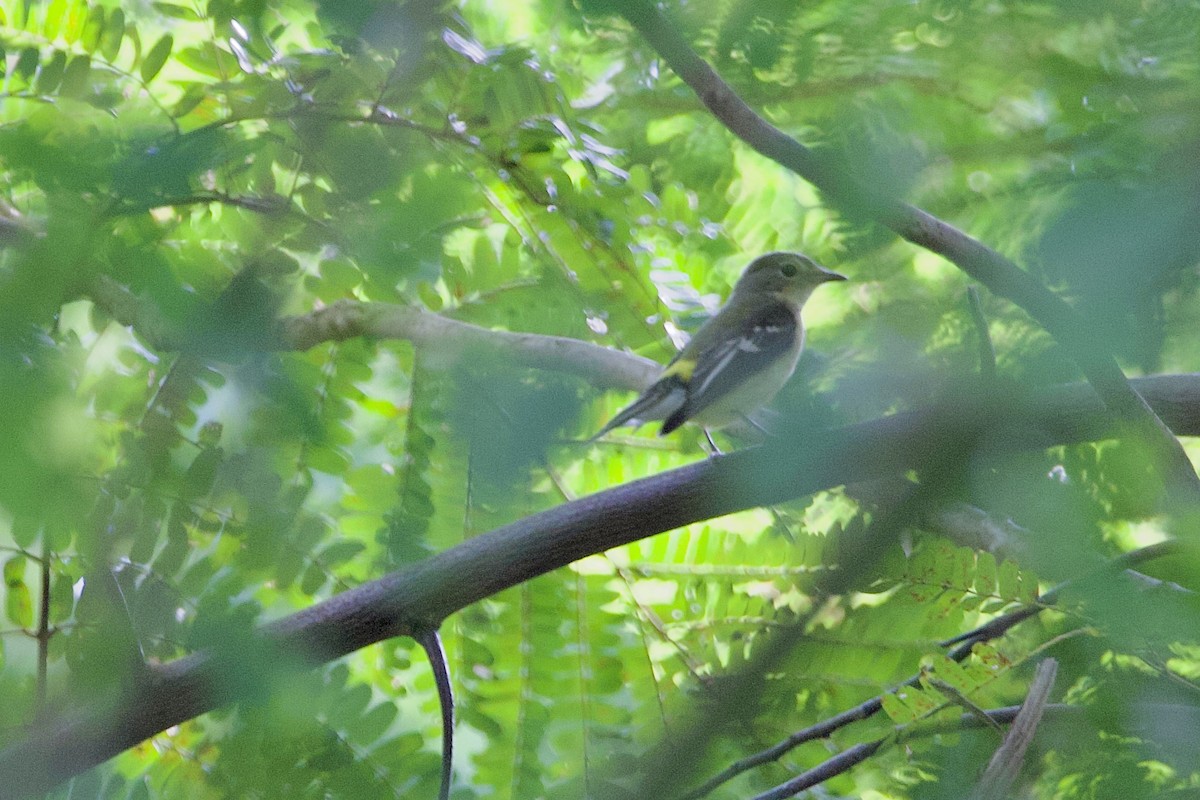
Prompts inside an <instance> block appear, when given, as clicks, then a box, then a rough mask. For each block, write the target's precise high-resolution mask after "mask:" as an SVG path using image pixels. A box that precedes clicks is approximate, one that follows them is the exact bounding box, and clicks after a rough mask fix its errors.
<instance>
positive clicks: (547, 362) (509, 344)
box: [87, 276, 662, 391]
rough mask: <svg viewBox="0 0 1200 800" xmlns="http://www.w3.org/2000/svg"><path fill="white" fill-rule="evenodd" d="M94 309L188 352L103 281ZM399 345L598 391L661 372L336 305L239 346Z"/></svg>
mask: <svg viewBox="0 0 1200 800" xmlns="http://www.w3.org/2000/svg"><path fill="white" fill-rule="evenodd" d="M87 291H88V296H89V297H90V298H91V300H92V302H94V303H96V304H97V305H98V306H100V307H101V308H103V309H104V310H105V311H107V312H108V313H109V314H111V315H112V316H113V318H114V319H115V320H117V322H120V323H121V324H122V325H128V326H130V327H131V328H133V329H134V331H136V332H137V334H138V335H139V336H141V337H142V338H143V339H145V340H146V342H147V343H148V344H149V345H150V346H151V347H153V348H154V349H156V350H159V351H163V352H167V351H172V350H181V349H186V347H187V342H188V341H189V337H188V336H187V335H186V332H185V331H181V330H176V329H174V328H172V326H171V325H169V324H168V323H167V321H166V320H164V319H163V318H162V315H161V314H159V313H158V310H157V309H156V308H155V307H154V304H153V303H149V302H147V301H145V300H143V299H142V298H140V297H138V296H136V295H134V294H133V293H132V292H130V291H129V290H128V289H126V288H125V287H124V286H122V285H121V284H120V283H118V282H117V281H115V280H113V279H112V278H109V277H107V276H100V277H98V278H96V279H95V280H94V281H93V282H92V284H91V285H90V286H89V287H88V290H87ZM360 336H361V337H366V338H370V339H401V340H405V341H409V342H411V343H412V344H413V345H414V346H416V347H419V348H421V352H422V353H423V354H424V356H425V358H426V359H427V361H428V362H429V363H433V364H437V363H439V362H441V363H451V362H454V361H456V360H458V359H460V358H462V357H463V356H464V355H465V354H473V355H477V356H482V357H486V358H489V359H503V360H505V361H508V362H510V363H516V364H519V365H521V366H526V367H534V368H538V369H547V370H553V371H555V372H562V373H566V374H571V375H578V376H580V377H582V378H586V379H587V380H588V381H589V382H591V383H592V385H594V386H596V387H597V388H600V389H630V390H632V391H641V390H642V389H645V388H646V387H647V386H649V385H650V384H651V383H652V382H653V381H654V379H655V377H657V376H658V373H659V372H660V371H661V370H662V365H661V364H659V363H657V362H655V361H652V360H650V359H648V358H642V357H641V356H638V355H634V354H632V353H626V352H622V351H620V350H613V349H610V348H607V347H601V346H599V345H595V344H591V343H590V342H584V341H581V340H579V339H571V338H568V337H565V336H543V335H541V334H535V333H513V332H511V331H502V330H491V329H489V328H481V327H479V326H478V325H471V324H470V323H466V322H459V321H458V320H454V319H450V318H448V317H444V316H442V315H440V314H434V313H432V312H429V311H425V310H424V309H421V308H417V307H415V306H401V305H395V304H392V303H368V302H359V301H355V300H339V301H338V302H336V303H333V304H331V305H329V306H326V307H325V308H321V309H318V310H316V311H313V312H310V313H308V314H301V315H299V316H293V317H283V318H282V319H280V320H279V321H278V323H277V325H276V331H275V335H274V337H273V338H265V339H261V340H255V341H250V342H245V345H246V346H247V347H253V348H258V349H263V350H307V349H309V348H311V347H316V346H317V345H319V344H321V343H323V342H340V341H344V340H346V339H353V338H356V337H360Z"/></svg>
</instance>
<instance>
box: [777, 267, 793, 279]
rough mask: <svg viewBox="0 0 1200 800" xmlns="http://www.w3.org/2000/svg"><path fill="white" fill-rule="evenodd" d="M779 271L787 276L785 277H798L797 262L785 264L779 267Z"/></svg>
mask: <svg viewBox="0 0 1200 800" xmlns="http://www.w3.org/2000/svg"><path fill="white" fill-rule="evenodd" d="M779 271H780V272H782V273H783V277H785V278H794V277H796V265H795V264H784V265H783V266H782V267H780V268H779Z"/></svg>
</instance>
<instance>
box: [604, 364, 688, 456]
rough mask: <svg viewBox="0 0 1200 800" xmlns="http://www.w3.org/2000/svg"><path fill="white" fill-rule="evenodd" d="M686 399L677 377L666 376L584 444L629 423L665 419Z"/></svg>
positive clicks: (682, 386)
mask: <svg viewBox="0 0 1200 800" xmlns="http://www.w3.org/2000/svg"><path fill="white" fill-rule="evenodd" d="M686 398H687V391H686V389H685V387H684V385H683V381H681V380H680V379H679V377H678V376H677V375H667V376H665V377H664V378H662V379H661V380H659V381H657V382H656V383H655V384H654V385H653V386H651V387H650V388H649V389H647V390H646V391H644V392H642V394H641V396H640V397H638V399H637V400H634V401H633V402H632V403H631V404H630V405H629V406H627V407H626V408H625V409H624V410H622V411H621V412H620V413H619V414H617V415H616V416H615V417H613V418H612V419H610V420H609V421H608V422H607V423H606V424H605V426H604V427H603V428H601V429H600V430H599V432H598V433H596V435H595V436H593V437H592V438H590V439H588V440H587V442H586V444H592V443H593V442H595V441H596V440H597V439H599V438H600V437H602V436H604V434H606V433H608V432H609V431H611V430H612V429H614V428H619V427H621V426H622V425H625V424H627V423H630V422H636V423H642V422H649V421H650V420H655V419H666V418H667V417H669V416H670V415H672V414H674V413H675V412H676V411H677V410H678V409H679V407H680V406H682V405H683V401H684V400H685V399H686Z"/></svg>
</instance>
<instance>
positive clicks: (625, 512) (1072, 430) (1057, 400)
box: [0, 374, 1200, 798]
mask: <svg viewBox="0 0 1200 800" xmlns="http://www.w3.org/2000/svg"><path fill="white" fill-rule="evenodd" d="M1136 383H1137V386H1138V389H1139V390H1140V391H1141V392H1143V393H1144V395H1145V396H1146V397H1147V398H1148V399H1150V400H1151V402H1153V403H1154V405H1155V407H1156V408H1157V409H1158V411H1159V413H1160V414H1162V415H1163V418H1164V419H1166V420H1167V421H1168V422H1169V423H1170V424H1171V425H1172V426H1173V427H1174V428H1175V430H1176V431H1177V432H1178V433H1180V434H1181V435H1200V374H1192V375H1175V376H1161V377H1158V378H1147V379H1142V380H1140V381H1137V382H1136ZM1018 421H1019V422H1020V423H1021V427H1020V428H1018V427H1015V426H1014V425H1013V423H1015V422H1018ZM996 425H999V426H1006V427H1005V430H1006V431H1007V432H1008V434H1009V436H1010V442H1011V444H1012V446H1013V447H1018V446H1024V447H1028V448H1037V449H1041V448H1044V447H1046V446H1048V445H1050V444H1054V443H1070V442H1078V441H1081V440H1085V439H1094V438H1102V437H1104V436H1107V435H1110V434H1111V433H1112V430H1113V420H1112V418H1111V416H1110V415H1109V414H1107V413H1105V411H1104V409H1103V405H1102V404H1101V402H1100V401H1099V399H1098V398H1097V397H1096V396H1095V394H1094V393H1093V392H1092V391H1091V390H1090V389H1089V388H1088V387H1087V386H1086V385H1083V384H1077V385H1070V386H1062V387H1057V388H1055V389H1053V390H1050V391H1047V392H1045V393H1043V394H1042V395H1039V396H1036V397H1033V398H1028V399H1024V400H1017V401H1012V402H1010V403H1008V404H1005V403H1004V402H1003V398H998V397H995V396H989V397H980V398H974V399H958V400H956V401H954V402H953V403H951V404H948V405H946V406H943V407H937V408H930V409H926V410H923V411H919V412H911V413H906V414H897V415H894V416H890V417H885V418H882V419H877V420H873V421H871V422H866V423H862V424H859V425H854V426H850V427H847V428H842V429H838V430H834V431H828V432H825V433H824V434H821V435H814V434H812V433H807V434H806V436H805V441H804V442H803V444H802V446H801V445H800V444H799V443H797V442H794V441H791V440H789V439H787V438H785V437H781V438H779V439H777V440H773V441H772V442H771V443H770V444H768V445H766V446H763V447H758V448H752V449H748V450H742V451H738V452H736V453H732V454H730V455H727V456H721V457H717V458H711V459H707V460H705V461H703V462H700V463H697V464H692V465H689V466H686V467H683V468H680V469H676V470H672V471H670V472H665V473H662V474H659V475H654V476H652V477H648V478H643V479H641V480H637V481H634V482H632V483H628V484H625V485H622V486H618V487H616V488H613V489H609V490H607V491H604V492H600V493H597V494H594V495H590V496H588V497H584V498H581V499H579V500H576V501H573V502H570V503H564V504H563V505H560V506H557V507H555V508H552V509H549V510H547V511H543V512H541V513H538V514H534V515H532V516H530V517H527V518H525V519H522V520H518V521H516V522H514V523H512V524H510V525H506V526H504V527H501V528H498V529H496V530H493V531H491V532H489V533H486V534H483V535H481V536H478V537H476V538H474V539H471V540H470V541H467V542H464V543H463V544H461V545H459V546H457V547H454V548H452V549H450V550H447V551H444V552H442V553H439V554H437V555H435V556H433V557H432V558H429V559H427V560H426V561H423V562H421V563H418V564H415V565H413V566H412V567H410V568H408V569H405V570H402V571H399V572H395V573H392V574H390V575H387V576H384V577H382V578H380V579H378V580H375V581H371V582H370V583H366V584H363V585H361V586H358V587H356V588H354V589H351V590H349V591H347V592H344V593H342V594H340V595H337V596H336V597H333V598H330V599H329V600H326V601H324V602H321V603H318V604H317V605H314V606H312V607H310V608H307V609H305V610H303V611H300V612H298V613H296V614H292V615H291V616H288V617H285V618H283V619H280V620H277V621H275V622H272V623H269V624H266V625H263V626H262V627H261V628H260V629H259V630H258V636H257V637H256V638H255V639H254V642H255V647H258V648H261V651H260V652H250V653H248V652H247V648H248V645H247V643H246V641H245V640H244V639H239V641H238V649H236V651H231V652H222V651H216V650H212V651H204V652H200V653H195V654H193V655H190V656H187V657H185V658H182V659H179V660H178V661H174V662H171V663H169V664H166V665H163V666H161V667H157V668H155V669H153V670H151V671H149V674H148V675H146V676H142V677H135V678H134V679H133V681H132V682H131V685H130V687H129V688H128V689H127V690H125V691H124V692H122V693H121V694H120V695H119V696H116V697H113V698H110V699H109V700H108V701H107V702H96V703H95V704H93V705H91V706H89V707H86V708H84V709H82V710H81V711H79V712H78V713H76V714H73V715H71V716H69V717H65V718H59V719H56V720H50V721H47V722H46V723H44V724H41V725H39V726H38V727H36V728H35V729H33V730H32V731H31V732H30V734H29V736H28V737H27V738H26V739H25V740H24V741H22V742H19V743H17V744H15V745H13V746H12V747H10V748H8V749H7V750H5V751H3V752H0V775H4V776H5V780H4V781H3V782H0V798H19V797H27V796H30V795H35V794H39V793H42V792H45V791H48V790H49V789H51V788H52V787H54V786H55V785H57V784H59V783H61V782H62V781H63V780H65V779H67V778H69V777H71V776H73V775H77V774H79V773H81V772H83V771H84V770H86V769H88V768H90V767H92V766H94V765H96V764H99V763H101V762H102V761H105V760H106V759H108V758H111V757H112V756H114V755H116V754H118V753H120V752H121V751H122V750H125V749H126V748H128V747H132V746H133V745H135V744H137V743H138V742H140V741H142V740H144V739H146V738H148V737H150V736H153V735H154V734H156V733H159V732H160V731H163V730H165V729H166V728H168V727H170V726H172V725H177V724H179V723H181V722H183V721H185V720H188V719H191V718H192V717H195V716H198V715H200V714H203V713H205V712H206V711H210V710H212V709H214V708H216V707H218V706H220V705H223V704H226V703H229V702H233V701H235V700H237V699H239V698H241V697H245V696H248V695H251V694H253V693H254V692H255V691H256V688H258V687H259V686H260V684H261V682H262V681H263V680H265V679H266V677H267V676H268V674H269V673H270V672H271V671H274V670H280V669H284V668H285V666H286V665H290V666H291V668H293V669H302V668H305V667H309V666H312V665H315V664H318V663H321V662H324V661H328V660H332V659H334V658H338V657H340V656H342V655H345V654H347V653H350V652H352V651H354V650H357V649H359V648H362V647H366V646H367V645H370V644H373V643H375V642H379V641H383V640H384V639H388V638H391V637H393V636H399V635H408V634H410V633H411V632H412V631H414V630H417V629H426V630H427V629H428V628H429V627H431V626H434V625H436V624H437V623H439V622H440V621H441V620H442V619H444V618H445V617H446V616H448V615H449V614H452V613H454V612H456V611H458V610H460V609H462V608H465V607H466V606H468V605H470V604H472V603H474V602H476V601H478V600H481V599H483V598H485V597H488V596H490V595H492V594H495V593H496V592H499V591H501V590H503V589H506V588H509V587H511V586H515V585H517V584H519V583H521V582H523V581H527V580H529V579H530V578H533V577H535V576H537V575H541V574H543V573H546V572H549V571H550V570H553V569H557V568H559V567H562V566H565V565H567V564H570V563H572V562H573V561H576V560H578V559H580V558H583V557H584V556H588V555H592V554H595V553H600V552H603V551H605V550H608V549H610V548H613V547H617V546H619V545H622V544H627V543H629V542H632V541H635V540H638V539H641V538H645V537H647V536H652V535H654V534H657V533H661V532H663V531H667V530H671V529H673V528H677V527H680V526H682V525H687V524H690V523H693V522H698V521H701V520H705V519H710V518H712V517H717V516H721V515H724V514H729V513H732V512H735V511H740V510H743V509H746V508H752V507H757V506H763V505H769V504H772V503H778V502H782V501H784V500H787V499H790V498H794V497H798V496H801V495H806V494H811V493H812V492H815V491H819V490H821V489H825V488H829V487H832V486H838V485H842V484H845V483H851V482H855V481H862V480H869V479H873V478H878V477H880V476H883V475H888V474H893V473H896V472H902V471H905V470H909V469H916V470H920V469H922V467H923V466H925V465H928V464H930V463H935V462H936V461H937V459H938V458H939V457H940V454H941V453H943V452H945V451H946V450H947V449H950V448H955V447H962V442H963V441H964V440H968V441H969V440H970V439H972V438H974V437H978V436H981V435H985V434H986V432H987V431H988V430H991V429H993V427H992V426H996ZM1018 431H1023V432H1018ZM254 664H260V665H263V666H261V667H260V669H261V670H262V674H261V675H257V676H256V675H254V674H253V670H252V669H251V668H250V667H251V666H252V665H254ZM268 665H269V666H268Z"/></svg>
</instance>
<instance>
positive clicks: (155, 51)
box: [139, 33, 175, 83]
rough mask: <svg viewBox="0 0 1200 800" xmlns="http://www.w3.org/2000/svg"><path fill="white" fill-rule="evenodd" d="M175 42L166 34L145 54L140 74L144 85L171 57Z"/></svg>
mask: <svg viewBox="0 0 1200 800" xmlns="http://www.w3.org/2000/svg"><path fill="white" fill-rule="evenodd" d="M174 43H175V40H174V38H173V37H172V36H171V34H169V33H167V34H164V35H163V36H162V38H160V39H159V40H158V41H157V42H155V43H154V46H153V47H151V48H150V51H149V52H147V53H146V58H145V59H144V60H143V61H142V66H141V68H140V70H139V71H140V73H141V76H142V80H143V81H145V82H146V83H149V82H150V81H152V80H154V76H155V75H157V74H158V73H159V71H160V70H162V68H163V64H166V63H167V59H168V58H169V57H170V56H171V47H172V46H173V45H174Z"/></svg>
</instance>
